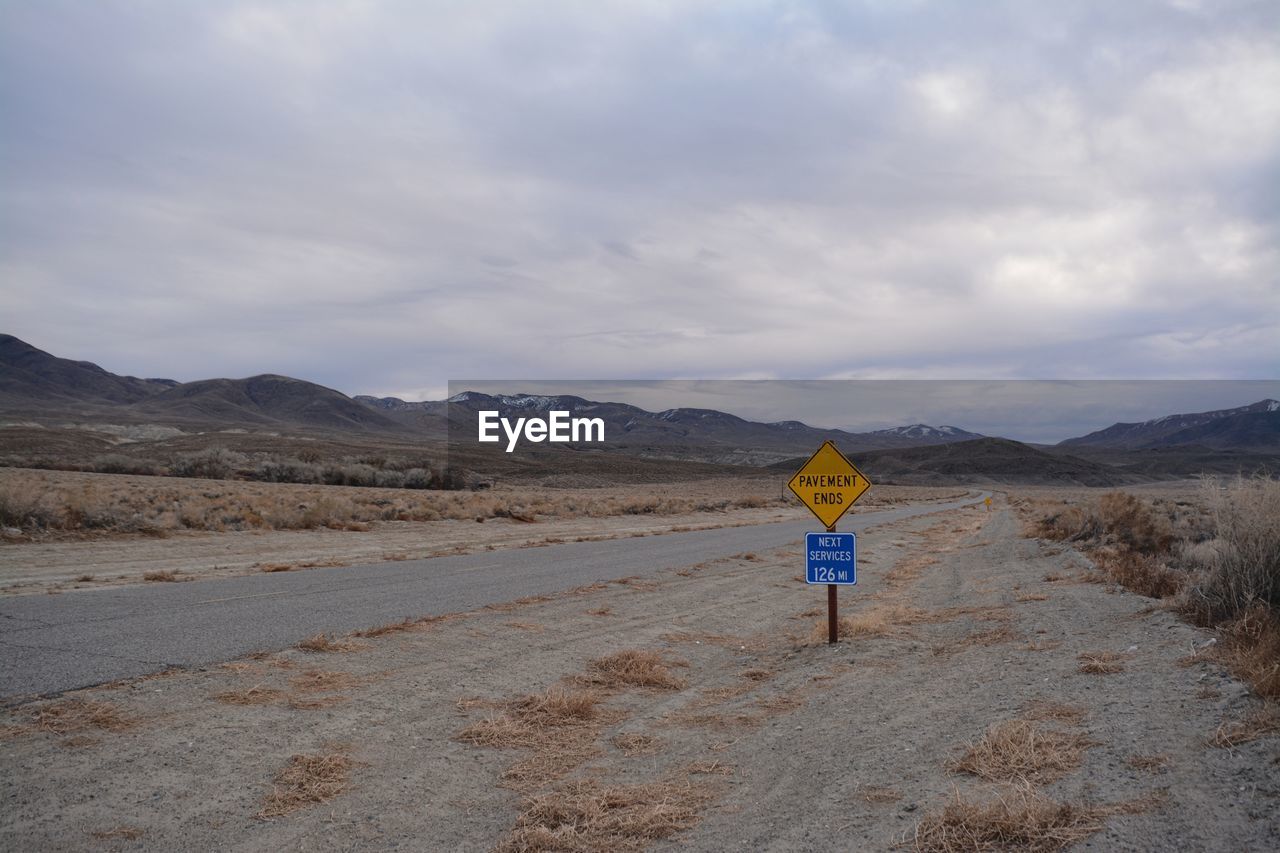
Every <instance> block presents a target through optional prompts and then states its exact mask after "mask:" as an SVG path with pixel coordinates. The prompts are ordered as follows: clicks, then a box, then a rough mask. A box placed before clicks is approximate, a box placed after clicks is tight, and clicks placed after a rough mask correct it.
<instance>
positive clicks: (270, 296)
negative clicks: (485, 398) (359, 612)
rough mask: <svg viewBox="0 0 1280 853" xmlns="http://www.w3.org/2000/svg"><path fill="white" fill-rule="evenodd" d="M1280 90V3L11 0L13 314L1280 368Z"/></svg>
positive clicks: (130, 337) (1013, 368) (403, 359)
mask: <svg viewBox="0 0 1280 853" xmlns="http://www.w3.org/2000/svg"><path fill="white" fill-rule="evenodd" d="M1277 93H1280V5H1277V4H1276V3H1275V2H1274V0H1262V2H1256V3H1251V2H1232V0H1204V2H1193V0H1178V1H1177V2H1142V1H1141V0H1126V2H1123V3H1117V2H1114V0H1103V2H1093V3H1090V2H1073V3H1022V2H1012V0H1011V2H1008V3H988V4H979V3H969V2H953V3H929V2H907V0H892V2H890V0H878V2H864V3H839V4H837V3H802V2H791V3H785V2H777V3H771V2H749V0H737V2H727V3H704V2H698V0H671V2H634V3H608V2H575V3H559V2H554V0H547V2H539V3H524V2H509V3H488V2H483V0H468V1H467V2H452V3H443V2H440V3H428V2H337V3H323V2H315V0H299V2H259V3H242V2H182V3H173V2H160V1H159V0H138V2H109V0H107V2H92V3H84V2H78V0H77V1H76V2H57V0H8V2H5V3H3V4H0V120H2V121H3V127H4V131H3V138H2V141H0V288H3V290H2V294H3V302H4V310H3V312H0V318H2V320H3V322H2V323H0V326H2V327H3V328H0V331H8V332H10V333H13V334H16V335H18V336H19V337H22V338H24V339H26V340H28V341H29V342H31V343H33V344H35V345H36V346H39V347H41V348H43V349H46V350H49V351H51V352H54V353H55V354H58V355H63V356H68V357H74V358H83V359H89V360H92V361H95V362H98V363H100V364H102V365H103V366H105V367H107V368H108V369H110V370H114V371H116V372H121V373H132V374H136V375H144V376H156V375H160V376H170V377H173V378H176V379H181V380H189V379H196V378H205V377H209V376H245V375H251V374H255V373H262V372H278V373H286V374H290V375H294V376H298V377H301V378H306V379H311V380H313V381H317V382H321V383H323V384H326V385H329V386H332V387H335V388H338V389H340V390H343V391H346V392H348V393H379V394H398V395H400V396H404V397H406V398H410V399H421V398H423V397H437V398H438V397H440V396H443V394H444V393H445V390H446V383H447V380H449V379H450V378H460V377H479V378H503V377H513V378H514V377H523V378H531V379H537V378H553V377H577V378H611V379H629V378H667V377H678V378H775V377H778V378H806V379H823V378H846V377H855V378H877V377H893V378H920V377H926V378H959V377H963V378H983V379H997V378H1019V377H1038V378H1076V379H1089V378H1171V377H1177V378H1237V379H1238V378H1255V379H1256V378H1274V377H1275V376H1276V372H1277V371H1276V366H1277V365H1278V364H1280V248H1278V247H1280V240H1278V239H1277V238H1278V237H1280V228H1278V227H1277V221H1278V217H1280V194H1278V193H1277V191H1276V187H1278V186H1280V144H1278V143H1280V96H1278V95H1277ZM1240 402H1247V401H1243V400H1242V401H1240Z"/></svg>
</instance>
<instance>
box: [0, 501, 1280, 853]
mask: <svg viewBox="0 0 1280 853" xmlns="http://www.w3.org/2000/svg"><path fill="white" fill-rule="evenodd" d="M798 556H799V549H798V546H797V544H796V543H779V546H778V547H777V548H776V549H774V550H771V551H758V552H757V553H754V554H747V555H739V556H737V557H733V558H725V559H719V560H712V561H708V562H706V563H703V564H700V565H698V566H695V567H688V568H684V569H681V570H679V571H678V572H673V571H663V572H658V573H656V574H654V575H653V576H651V577H643V578H639V579H626V580H624V581H620V582H615V583H611V584H607V585H599V586H594V587H591V588H587V589H583V590H578V591H576V592H574V593H571V594H565V595H560V596H556V597H553V598H550V599H547V600H536V601H531V602H526V603H524V604H520V605H511V606H500V607H493V608H489V609H485V610H482V611H478V612H474V613H470V614H465V615H460V616H458V617H456V618H446V619H437V620H432V621H429V622H423V623H419V624H414V625H405V626H400V627H399V629H398V630H394V631H388V632H387V633H383V634H381V635H378V636H369V637H363V638H347V639H345V640H343V641H341V642H339V643H337V644H336V647H335V646H333V645H330V648H331V649H334V650H331V651H311V652H308V651H303V650H301V649H295V650H290V651H288V652H284V653H280V654H276V655H269V656H264V657H261V658H259V659H251V660H243V661H237V662H233V663H231V664H229V665H225V666H222V667H216V668H212V669H210V670H209V671H206V672H183V673H179V674H176V675H172V676H168V677H163V678H153V679H146V680H140V681H136V682H133V683H128V684H121V685H117V686H112V687H108V688H102V689H96V690H89V691H81V692H79V693H78V694H75V695H71V696H68V697H65V698H63V699H60V700H57V701H54V702H47V703H40V704H36V705H27V706H22V707H18V708H15V709H11V713H10V719H9V721H8V729H7V730H6V733H5V736H4V739H3V740H0V751H2V754H3V763H4V768H5V773H4V774H3V781H2V782H0V797H2V802H3V803H4V808H3V814H4V817H3V819H2V820H3V826H2V827H0V846H3V847H4V848H5V849H14V850H18V849H49V848H58V849H147V850H172V849H191V848H209V847H222V848H231V849H239V850H331V849H332V850H345V849H413V850H420V849H449V850H454V849H458V850H488V849H492V848H494V847H500V846H504V845H505V846H507V847H509V848H510V849H520V848H522V847H523V848H524V849H555V848H556V847H559V848H560V849H625V848H626V847H628V846H631V847H649V848H652V849H666V848H670V849H698V850H704V849H705V850H713V849H714V850H724V849H749V850H851V849H865V850H882V849H890V848H891V847H892V846H893V845H895V844H899V843H903V842H904V840H905V843H906V845H907V846H908V847H910V846H912V845H913V844H914V839H915V838H916V832H917V830H919V831H920V833H921V836H920V837H921V845H922V847H924V848H925V849H934V848H929V847H928V843H929V841H930V839H934V838H936V837H937V835H936V831H938V830H939V827H941V828H942V829H943V830H945V829H946V827H948V826H953V825H954V824H955V820H956V818H957V817H958V816H959V817H963V816H964V815H965V814H968V815H970V816H971V817H972V816H973V815H974V814H978V813H980V812H981V808H980V807H981V805H982V804H983V803H990V802H994V801H995V798H996V797H997V796H1002V797H1004V798H1005V802H1006V803H1008V802H1011V801H1018V802H1021V801H1020V800H1018V798H1019V797H1021V798H1023V800H1027V801H1029V802H1032V803H1033V804H1035V803H1039V804H1041V805H1043V804H1044V803H1045V802H1048V801H1049V800H1051V801H1052V802H1053V803H1054V804H1056V810H1051V811H1052V818H1053V819H1052V820H1049V821H1048V825H1047V826H1046V827H1039V824H1036V825H1035V826H1032V825H1031V821H1030V818H1028V821H1029V823H1028V826H1026V827H1024V829H1026V830H1027V832H1028V837H1030V838H1034V839H1039V842H1040V843H1041V845H1042V846H1041V847H1040V848H1039V849H1054V848H1053V846H1044V844H1045V838H1046V837H1048V838H1061V839H1064V840H1066V841H1071V840H1075V843H1076V844H1077V846H1079V847H1080V849H1084V848H1085V847H1086V846H1090V847H1092V848H1093V849H1099V848H1101V849H1108V850H1117V849H1120V850H1162V849H1175V848H1176V849H1185V850H1268V849H1275V847H1276V846H1277V841H1278V840H1280V818H1278V817H1277V815H1278V814H1280V809H1277V805H1280V799H1278V798H1280V774H1277V773H1276V760H1277V758H1278V757H1280V738H1277V737H1276V736H1275V735H1270V736H1264V737H1260V738H1257V739H1254V740H1249V741H1247V742H1242V743H1238V744H1237V745H1235V746H1234V747H1229V748H1219V747H1215V746H1212V745H1210V744H1209V739H1210V738H1211V737H1212V736H1213V735H1214V733H1215V731H1217V730H1218V728H1219V726H1220V725H1221V724H1223V723H1231V722H1233V721H1236V720H1240V719H1242V718H1244V717H1245V716H1246V714H1247V713H1248V712H1249V710H1250V709H1251V708H1252V706H1253V700H1252V699H1251V698H1250V697H1249V696H1248V694H1247V690H1246V689H1245V688H1244V687H1243V686H1242V685H1241V684H1239V683H1238V682H1235V681H1234V680H1232V679H1231V678H1229V677H1228V676H1227V675H1226V674H1225V673H1224V672H1223V671H1222V670H1220V669H1219V668H1217V667H1216V666H1213V665H1211V664H1208V663H1201V662H1198V661H1194V660H1192V661H1191V662H1190V664H1189V665H1185V664H1180V663H1179V661H1180V659H1183V658H1185V657H1187V656H1188V655H1190V654H1191V653H1193V652H1194V650H1195V649H1196V648H1197V647H1198V646H1199V645H1201V644H1203V643H1204V642H1205V640H1206V635H1204V634H1203V633H1202V632H1199V631H1197V630H1196V629H1193V628H1191V627H1189V626H1187V625H1185V624H1183V623H1181V622H1179V621H1178V620H1177V619H1176V618H1175V617H1173V616H1172V615H1171V614H1169V613H1167V612H1165V611H1162V610H1156V609H1152V608H1151V607H1150V606H1149V605H1150V603H1151V602H1150V601H1149V600H1147V599H1143V598H1140V597H1137V596H1134V595H1131V594H1127V593H1123V592H1109V591H1108V590H1107V589H1105V588H1104V587H1102V586H1099V585H1096V584H1091V583H1082V582H1079V580H1078V577H1079V575H1080V574H1081V572H1082V571H1083V570H1084V569H1085V568H1086V564H1085V561H1084V560H1083V558H1081V557H1080V556H1079V555H1077V554H1076V553H1074V552H1072V551H1069V550H1063V549H1062V548H1061V547H1059V546H1050V545H1046V544H1044V543H1041V542H1038V541H1036V540H1028V539H1025V538H1023V536H1022V532H1021V527H1020V525H1019V523H1018V521H1017V520H1016V519H1015V517H1014V516H1013V514H1012V513H1011V512H1010V511H1008V510H1007V509H1004V508H1003V507H1001V506H1000V505H999V504H997V507H996V508H995V511H993V512H990V513H986V512H983V511H982V509H980V508H970V509H963V510H956V511H952V512H948V513H943V514H939V515H933V516H925V517H922V518H916V519H910V520H906V521H901V522H895V523H893V524H891V525H885V526H881V527H878V528H874V529H872V530H870V531H868V532H866V533H864V534H862V535H861V537H860V553H859V557H860V562H861V565H860V570H859V571H860V574H859V585H858V587H857V588H856V590H845V591H844V592H843V593H842V596H841V602H842V606H843V608H844V613H845V614H846V615H848V616H850V617H851V619H850V621H849V622H847V623H846V625H845V630H846V637H845V638H844V639H843V641H842V642H841V643H840V644H839V645H837V646H833V647H830V646H827V645H825V644H824V643H823V642H821V641H816V640H815V639H814V637H815V632H816V633H817V634H818V635H819V636H820V635H821V627H820V626H821V625H822V624H824V620H823V618H822V609H821V605H822V603H823V601H824V599H825V596H824V595H823V591H822V590H821V588H814V587H808V586H806V585H805V584H804V583H802V582H798V581H797V580H796V576H797V571H798V569H797V563H798ZM318 647H319V648H324V644H320V645H319V646H318ZM628 652H635V653H636V654H632V655H628V654H626V653H628ZM619 653H622V654H621V656H619ZM1082 655H1083V656H1085V657H1083V658H1082V657H1081V656H1082ZM1082 670H1093V671H1082ZM998 724H1006V725H1005V727H1004V728H1001V729H998V730H997V732H996V734H997V735H1000V737H988V738H987V739H986V740H985V741H984V740H983V739H984V735H986V734H987V733H988V731H989V728H990V727H992V726H993V725H998ZM1019 732H1021V733H1022V734H1021V735H1019ZM1028 734H1030V735H1032V737H1031V739H1030V740H1026V738H1025V736H1026V735H1028ZM1019 737H1023V740H1022V741H1019ZM1002 738H1003V740H1002ZM1005 742H1021V743H1023V745H1024V746H1026V747H1027V750H1026V753H1027V755H1026V756H1024V758H1027V760H1025V761H1023V762H1022V763H1020V764H1017V763H1016V762H1014V763H1012V764H1011V763H1010V762H1009V761H999V760H994V759H997V758H1001V757H1003V758H1006V759H1007V758H1008V757H1009V755H1008V750H1005V751H1003V752H1002V751H1001V748H1000V747H1001V743H1005ZM1046 744H1047V745H1049V746H1052V747H1053V749H1052V750H1050V751H1049V752H1044V751H1043V750H1042V748H1043V747H1044V746H1045V745H1046ZM966 745H972V746H975V747H978V749H975V750H973V752H972V753H971V754H968V755H966V752H965V747H966ZM1006 745H1007V743H1006ZM993 757H994V758H993ZM974 772H979V773H985V774H987V775H989V776H991V777H992V778H991V779H982V778H977V777H975V776H974V775H972V774H973V773H974ZM1010 778H1013V782H1012V784H1013V785H1014V786H1015V787H1005V788H999V789H997V788H993V787H992V786H993V785H996V784H1000V783H1001V780H1006V781H1007V780H1009V779H1010ZM954 791H959V792H960V796H961V797H962V800H961V801H959V802H958V803H956V802H952V806H951V809H950V810H949V811H947V812H944V807H946V806H947V805H948V803H949V802H951V797H952V796H953V792H954ZM1015 804H1016V803H1015ZM966 809H968V811H965V810H966ZM1033 811H1034V810H1033ZM1028 814H1031V812H1028ZM1036 814H1039V815H1040V818H1044V812H1043V809H1042V810H1041V812H1037V813H1036ZM947 815H950V819H951V823H950V824H949V823H948V822H947V819H946V818H947ZM1054 821H1057V823H1055V822H1054ZM1044 822H1045V821H1044V820H1041V823H1044ZM1059 824H1061V825H1059ZM1037 827H1039V828H1037ZM1041 830H1043V832H1042V833H1041V835H1036V832H1041ZM931 833H934V834H931ZM1045 833H1047V835H1046V834H1045Z"/></svg>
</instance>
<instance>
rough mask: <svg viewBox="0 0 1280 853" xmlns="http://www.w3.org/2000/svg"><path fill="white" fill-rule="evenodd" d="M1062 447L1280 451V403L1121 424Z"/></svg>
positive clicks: (1072, 439)
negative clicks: (1183, 447) (1196, 446)
mask: <svg viewBox="0 0 1280 853" xmlns="http://www.w3.org/2000/svg"><path fill="white" fill-rule="evenodd" d="M1060 443H1061V444H1062V445H1066V446H1086V447H1101V448H1114V449H1120V450H1141V449H1146V448H1160V447H1177V446H1190V445H1199V446H1202V447H1208V448H1211V449H1214V450H1246V449H1248V450H1254V449H1274V448H1276V447H1280V401H1277V400H1270V399H1268V400H1259V401H1258V402H1256V403H1251V404H1250V405H1248V406H1238V407H1236V408H1234V409H1218V410H1216V411H1212V412H1193V413H1189V414H1180V415H1165V416H1164V417H1159V418H1153V419H1152V420H1149V421H1142V422H1141V423H1117V424H1112V425H1111V426H1109V427H1107V428H1106V429H1100V430H1097V431H1096V432H1091V433H1089V434H1088V435H1082V436H1080V437H1079V438H1069V439H1067V440H1066V441H1063V442H1060Z"/></svg>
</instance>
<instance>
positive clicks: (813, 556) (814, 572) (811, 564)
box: [804, 533, 858, 585]
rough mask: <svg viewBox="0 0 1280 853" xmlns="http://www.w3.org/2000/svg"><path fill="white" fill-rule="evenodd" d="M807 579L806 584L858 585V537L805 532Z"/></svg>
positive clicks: (805, 575)
mask: <svg viewBox="0 0 1280 853" xmlns="http://www.w3.org/2000/svg"><path fill="white" fill-rule="evenodd" d="M804 578H805V582H806V583H832V584H849V585H851V584H855V583H857V582H858V537H857V536H855V535H854V534H852V533H806V534H805V537H804Z"/></svg>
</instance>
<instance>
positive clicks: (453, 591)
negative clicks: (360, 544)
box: [0, 494, 985, 699]
mask: <svg viewBox="0 0 1280 853" xmlns="http://www.w3.org/2000/svg"><path fill="white" fill-rule="evenodd" d="M983 497H985V494H984V495H979V496H977V497H974V498H967V499H964V500H960V501H953V502H950V503H941V504H921V505H914V506H905V507H898V508H895V509H890V510H884V511H880V512H869V513H863V514H860V515H855V516H846V520H844V521H842V522H841V524H840V529H841V530H843V531H849V530H852V531H855V532H856V531H859V530H863V529H865V528H866V527H868V526H870V525H873V524H880V523H883V522H887V521H896V520H899V519H903V518H909V517H911V516H914V515H922V514H925V513H931V512H939V511H941V510H946V509H954V508H956V507H960V506H966V505H969V504H973V503H976V502H977V501H980V500H982V498H983ZM816 529H820V528H819V526H818V525H817V524H816V523H815V522H813V521H812V520H810V521H787V522H778V523H774V524H760V525H753V526H750V527H726V528H720V529H716V530H697V531H690V532H686V533H668V534H663V535H661V536H647V537H642V538H631V539H612V540H607V541H603V542H573V543H566V544H563V545H551V546H547V547H542V548H521V549H514V550H508V551H486V552H481V553H477V554H467V555H462V556H454V557H433V558H431V559H427V560H406V561H403V562H396V563H378V564H375V565H363V566H346V567H343V568H332V569H311V570H308V571H305V572H275V573H268V574H254V575H245V576H243V577H234V578H224V579H220V580H208V581H195V582H191V583H175V584H147V585H138V586H128V587H116V588H107V589H99V590H85V591H82V592H73V593H64V594H62V595H27V596H15V597H12V598H6V599H3V600H0V697H4V698H9V699H12V698H14V697H17V696H30V695H33V694H48V693H57V692H61V691H64V690H72V689H75V688H78V687H88V686H91V685H94V684H102V683H105V682H108V681H115V680H117V679H121V678H131V677H135V676H139V675H147V674H149V673H153V672H159V671H161V670H164V669H168V668H170V667H174V666H181V667H200V666H205V665H208V664H212V663H218V662H221V661H226V660H231V659H233V658H237V657H240V656H242V655H245V654H248V653H250V652H255V651H268V650H276V649H282V648H286V647H288V646H291V645H293V644H295V643H297V642H298V641H300V640H302V639H305V638H306V637H309V636H312V635H314V634H317V633H320V632H322V631H323V632H325V633H330V634H334V633H337V634H345V633H347V632H349V631H356V630H361V629H365V628H372V627H375V626H378V625H385V624H387V623H390V622H395V621H398V620H400V619H403V618H405V617H412V618H418V617H421V616H432V615H437V614H442V613H456V612H459V611H464V610H473V609H475V608H478V607H483V606H484V605H486V604H496V603H500V602H504V601H512V600H514V599H517V598H522V597H524V596H527V595H543V594H550V593H555V592H560V591H562V590H566V589H570V588H572V587H575V586H579V585H582V584H587V583H592V582H594V581H609V580H617V579H618V578H623V577H627V576H630V575H649V574H653V573H655V572H658V571H660V570H662V569H666V568H679V567H682V566H688V565H693V564H695V563H700V562H702V561H704V560H709V559H715V558H717V557H726V556H729V555H732V554H739V553H743V552H747V551H760V550H767V549H771V548H777V547H778V546H780V545H785V544H786V543H788V542H794V541H796V540H798V539H800V538H801V537H803V535H804V533H805V532H806V531H809V530H816ZM476 536H477V538H483V536H484V529H483V528H477V530H476ZM800 553H801V549H800V548H799V547H797V549H796V559H797V564H798V565H799V560H800Z"/></svg>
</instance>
